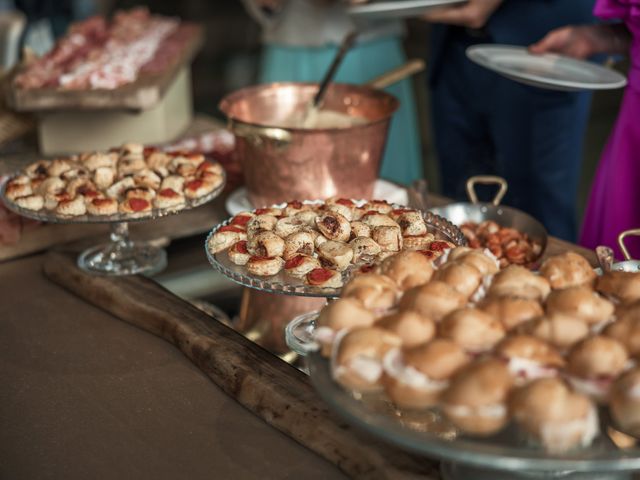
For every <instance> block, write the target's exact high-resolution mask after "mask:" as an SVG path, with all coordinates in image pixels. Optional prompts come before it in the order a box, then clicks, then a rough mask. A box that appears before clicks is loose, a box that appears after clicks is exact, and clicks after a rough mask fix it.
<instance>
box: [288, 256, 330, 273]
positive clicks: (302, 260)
mask: <svg viewBox="0 0 640 480" xmlns="http://www.w3.org/2000/svg"><path fill="white" fill-rule="evenodd" d="M321 267H322V265H320V261H319V260H318V259H317V258H314V257H312V256H310V255H304V254H297V255H293V256H291V257H289V258H288V259H287V261H286V262H285V263H284V271H285V272H287V273H288V274H289V275H292V276H294V277H299V278H302V277H304V276H305V275H307V274H308V273H309V272H311V271H312V270H315V269H316V268H321Z"/></svg>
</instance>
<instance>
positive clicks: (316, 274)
mask: <svg viewBox="0 0 640 480" xmlns="http://www.w3.org/2000/svg"><path fill="white" fill-rule="evenodd" d="M304 279H305V282H306V283H307V285H311V286H312V287H320V288H340V287H342V285H343V284H344V281H343V279H342V274H341V273H340V272H337V271H335V270H330V269H328V268H314V269H313V270H311V271H310V272H309V273H307V276H306V277H304Z"/></svg>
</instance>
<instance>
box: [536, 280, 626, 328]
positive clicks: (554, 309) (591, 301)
mask: <svg viewBox="0 0 640 480" xmlns="http://www.w3.org/2000/svg"><path fill="white" fill-rule="evenodd" d="M546 305H547V306H546V308H547V312H548V313H550V314H553V313H562V314H565V315H570V316H574V317H578V318H580V319H582V320H584V321H585V322H587V323H588V324H589V325H592V326H600V325H603V324H605V323H607V322H608V321H609V320H611V317H612V315H613V311H614V305H613V303H611V302H610V301H609V300H607V299H605V298H603V297H601V296H600V295H598V294H597V293H596V292H594V291H593V290H591V288H590V287H587V286H577V287H569V288H565V289H562V290H554V291H553V292H551V294H550V295H549V297H547V302H546Z"/></svg>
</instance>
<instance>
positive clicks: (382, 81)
mask: <svg viewBox="0 0 640 480" xmlns="http://www.w3.org/2000/svg"><path fill="white" fill-rule="evenodd" d="M424 69H425V63H424V60H421V59H419V58H414V59H413V60H409V61H408V62H407V63H405V64H404V65H400V66H399V67H397V68H394V69H393V70H389V71H388V72H386V73H383V74H382V75H380V76H379V77H376V78H374V79H373V80H370V81H368V82H367V83H366V85H367V86H369V87H373V88H378V89H382V88H387V87H388V86H389V85H393V84H394V83H396V82H399V81H400V80H404V79H405V78H407V77H409V76H411V75H413V74H415V73H418V72H421V71H422V70H424Z"/></svg>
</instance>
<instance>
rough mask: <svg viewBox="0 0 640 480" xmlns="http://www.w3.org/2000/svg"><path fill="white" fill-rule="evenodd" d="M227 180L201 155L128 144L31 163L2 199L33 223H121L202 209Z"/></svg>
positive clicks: (6, 187)
mask: <svg viewBox="0 0 640 480" xmlns="http://www.w3.org/2000/svg"><path fill="white" fill-rule="evenodd" d="M225 178H226V177H225V172H224V170H223V168H222V167H221V166H220V164H218V163H216V162H212V161H209V160H206V159H205V157H204V156H203V155H202V154H200V153H195V152H170V153H169V152H164V151H161V150H159V149H157V148H154V147H145V146H143V145H140V144H137V143H128V144H124V145H122V146H121V147H119V148H114V149H111V150H109V151H105V152H87V153H83V154H79V155H71V156H68V157H64V158H55V159H53V160H39V161H37V162H34V163H32V164H30V165H29V166H27V167H26V168H25V169H24V170H23V171H21V172H18V173H16V174H14V175H12V176H11V177H10V178H8V179H7V180H6V181H5V182H4V183H3V184H2V187H1V190H0V195H1V197H2V199H3V200H4V203H5V204H6V205H7V207H8V208H9V209H11V210H13V211H14V212H16V213H18V214H20V215H22V216H25V217H29V218H32V219H35V220H41V221H45V222H64V223H92V222H93V223H104V222H122V221H134V220H145V219H149V218H157V217H161V216H165V215H168V214H172V213H177V212H179V211H181V210H184V209H187V208H193V207H197V206H199V205H202V204H204V203H206V202H208V201H210V200H211V199H213V198H215V197H216V196H217V195H219V194H220V193H221V192H222V190H223V188H224V184H225Z"/></svg>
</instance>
